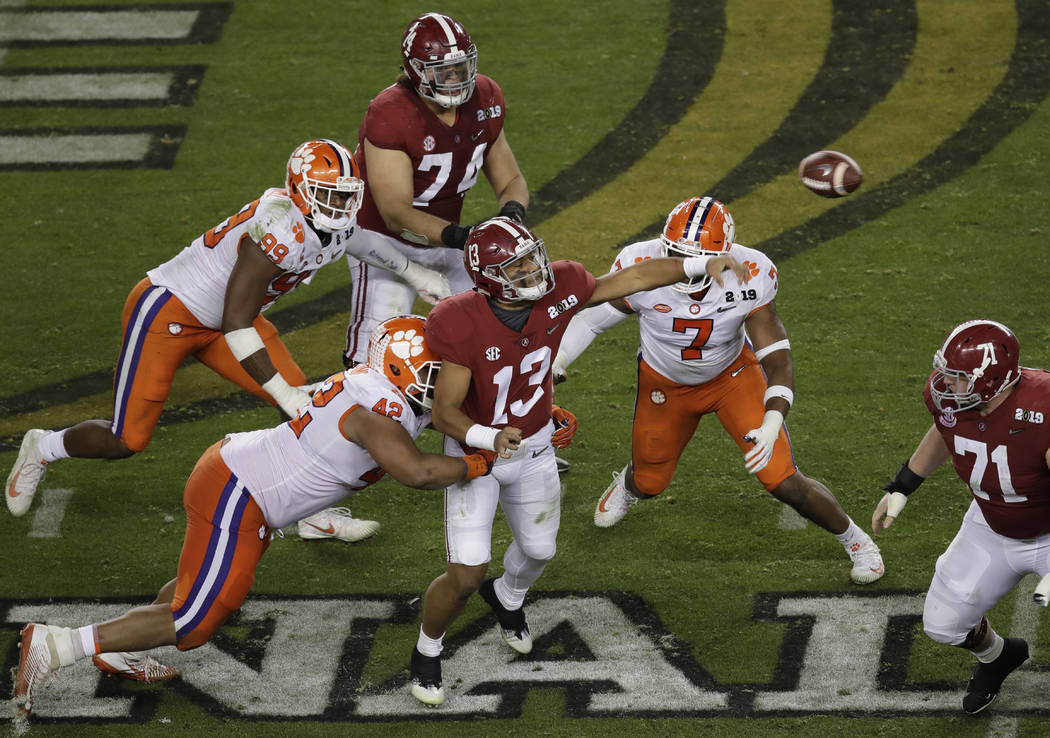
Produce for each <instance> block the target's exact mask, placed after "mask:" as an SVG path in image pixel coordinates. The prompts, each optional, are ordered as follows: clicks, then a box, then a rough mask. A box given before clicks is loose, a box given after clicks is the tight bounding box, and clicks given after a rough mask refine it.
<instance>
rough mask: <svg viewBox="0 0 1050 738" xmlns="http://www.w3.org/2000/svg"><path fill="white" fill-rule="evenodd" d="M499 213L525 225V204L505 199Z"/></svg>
mask: <svg viewBox="0 0 1050 738" xmlns="http://www.w3.org/2000/svg"><path fill="white" fill-rule="evenodd" d="M499 215H501V216H502V217H504V218H510V219H511V220H513V221H514V222H515V223H518V224H519V225H525V206H524V205H522V204H521V203H520V202H518V201H517V200H507V202H505V203H503V207H501V208H500V209H499Z"/></svg>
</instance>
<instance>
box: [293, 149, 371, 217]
mask: <svg viewBox="0 0 1050 738" xmlns="http://www.w3.org/2000/svg"><path fill="white" fill-rule="evenodd" d="M285 184H286V186H287V188H288V196H289V197H291V198H292V202H293V203H295V206H296V207H297V208H299V212H301V213H302V214H303V215H305V216H307V217H308V218H310V220H311V221H313V224H314V226H315V227H316V228H317V230H320V231H325V232H326V233H334V232H336V231H343V230H346V229H347V228H349V227H350V226H352V225H353V224H354V217H355V216H356V215H357V210H358V208H360V207H361V201H362V199H363V198H364V193H365V183H364V180H362V179H361V170H360V169H358V166H357V162H355V161H354V157H353V156H351V155H350V152H349V151H347V150H346V148H345V147H343V146H342V145H341V144H338V143H336V142H335V141H330V140H328V139H327V138H321V139H316V140H313V141H307V142H305V143H303V144H300V145H299V147H298V148H296V150H295V151H293V152H292V155H291V157H289V159H288V176H287V179H286V181H285Z"/></svg>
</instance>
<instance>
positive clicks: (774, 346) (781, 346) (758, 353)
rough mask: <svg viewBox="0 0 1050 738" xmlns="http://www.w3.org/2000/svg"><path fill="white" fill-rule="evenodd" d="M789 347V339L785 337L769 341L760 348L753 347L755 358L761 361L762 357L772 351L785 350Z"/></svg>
mask: <svg viewBox="0 0 1050 738" xmlns="http://www.w3.org/2000/svg"><path fill="white" fill-rule="evenodd" d="M789 348H791V341H789V340H787V339H786V338H785V339H784V340H782V341H775V342H774V343H771V344H769V345H768V346H763V347H762V348H760V349H755V358H756V359H758V360H759V361H762V359H764V358H766V357H767V356H769V355H770V354H772V353H775V352H777V351H785V350H787V349H789Z"/></svg>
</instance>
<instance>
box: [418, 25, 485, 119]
mask: <svg viewBox="0 0 1050 738" xmlns="http://www.w3.org/2000/svg"><path fill="white" fill-rule="evenodd" d="M401 57H402V63H403V66H404V70H405V74H406V75H408V79H409V80H410V81H411V82H412V86H413V87H414V88H415V89H416V92H418V93H419V94H420V96H422V97H425V98H426V99H427V100H433V101H434V102H436V103H437V104H438V105H440V106H441V107H443V108H454V107H456V106H457V105H462V104H463V103H465V102H466V101H467V100H469V99H470V96H471V95H472V94H473V93H474V82H475V81H476V80H477V78H478V50H477V47H475V46H474V42H473V41H471V40H470V34H469V33H467V31H466V29H465V28H463V26H462V24H461V23H460V22H459V21H457V20H456V19H455V18H450V17H449V16H447V15H444V14H443V13H424V14H423V15H421V16H419V17H418V18H416V19H414V20H413V21H412V22H411V23H409V24H408V28H406V29H405V34H404V36H402V37H401Z"/></svg>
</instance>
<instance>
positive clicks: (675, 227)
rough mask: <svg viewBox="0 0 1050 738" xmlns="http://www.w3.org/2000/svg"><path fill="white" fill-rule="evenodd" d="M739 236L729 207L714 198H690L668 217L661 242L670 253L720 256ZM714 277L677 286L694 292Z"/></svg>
mask: <svg viewBox="0 0 1050 738" xmlns="http://www.w3.org/2000/svg"><path fill="white" fill-rule="evenodd" d="M735 238H736V224H735V223H734V222H733V216H732V215H730V214H729V211H728V210H727V209H726V206H725V205H723V204H722V203H721V202H719V201H718V200H716V199H714V198H713V197H690V198H689V199H688V200H685V201H684V202H680V203H678V205H676V206H675V208H674V210H672V211H671V213H670V214H669V215H668V216H667V222H666V223H664V231H663V233H661V234H660V241H661V243H663V246H664V254H665V255H666V256H717V255H719V254H727V253H729V249H730V248H732V246H733V239H735ZM710 284H711V276H710V275H708V274H705V275H703V276H700V277H693V278H692V279H691V280H690V281H688V282H679V283H677V284H675V285H673V286H674V288H675V289H676V290H678V291H679V292H685V293H686V294H692V293H693V292H700V291H701V290H705V289H707V287H708V286H709V285H710Z"/></svg>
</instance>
